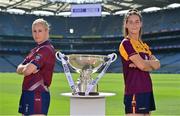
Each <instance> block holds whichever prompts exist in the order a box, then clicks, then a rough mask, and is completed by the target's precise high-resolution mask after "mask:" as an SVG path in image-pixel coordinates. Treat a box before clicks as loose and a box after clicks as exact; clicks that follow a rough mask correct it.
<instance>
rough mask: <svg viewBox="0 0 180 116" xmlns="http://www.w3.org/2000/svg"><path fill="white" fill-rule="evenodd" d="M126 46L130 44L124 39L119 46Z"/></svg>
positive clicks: (128, 40)
mask: <svg viewBox="0 0 180 116" xmlns="http://www.w3.org/2000/svg"><path fill="white" fill-rule="evenodd" d="M126 44H130V39H128V38H124V39H123V40H122V41H121V44H120V46H124V45H126Z"/></svg>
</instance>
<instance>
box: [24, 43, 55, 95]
mask: <svg viewBox="0 0 180 116" xmlns="http://www.w3.org/2000/svg"><path fill="white" fill-rule="evenodd" d="M27 63H32V64H34V65H35V66H36V67H37V70H38V72H37V73H35V74H31V75H29V76H25V77H24V80H23V86H22V88H23V90H33V91H43V90H44V89H45V87H49V86H50V85H51V81H52V75H53V70H54V65H55V50H54V47H53V46H52V45H51V43H50V42H49V41H45V42H44V43H42V44H39V45H37V47H35V48H34V49H32V50H31V52H30V53H29V54H28V56H27V57H26V58H25V60H24V61H23V63H22V64H24V65H25V64H27Z"/></svg>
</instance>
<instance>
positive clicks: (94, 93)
mask: <svg viewBox="0 0 180 116" xmlns="http://www.w3.org/2000/svg"><path fill="white" fill-rule="evenodd" d="M78 95H82V96H85V92H78ZM89 95H91V96H96V95H99V93H98V92H90V93H89Z"/></svg>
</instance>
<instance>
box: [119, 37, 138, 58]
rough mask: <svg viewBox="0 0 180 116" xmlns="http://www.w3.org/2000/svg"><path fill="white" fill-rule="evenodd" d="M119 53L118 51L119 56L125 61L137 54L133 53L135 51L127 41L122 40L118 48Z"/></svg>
mask: <svg viewBox="0 0 180 116" xmlns="http://www.w3.org/2000/svg"><path fill="white" fill-rule="evenodd" d="M119 51H120V54H121V56H122V57H123V58H124V59H125V60H129V57H131V56H132V55H135V54H137V52H136V51H135V49H134V48H133V46H132V44H131V43H130V41H129V40H124V41H122V42H121V44H120V47H119Z"/></svg>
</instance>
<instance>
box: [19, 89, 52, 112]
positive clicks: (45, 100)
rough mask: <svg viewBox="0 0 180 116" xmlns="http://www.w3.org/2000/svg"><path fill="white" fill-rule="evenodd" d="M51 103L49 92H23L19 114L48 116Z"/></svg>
mask: <svg viewBox="0 0 180 116" xmlns="http://www.w3.org/2000/svg"><path fill="white" fill-rule="evenodd" d="M49 103H50V93H49V92H46V91H45V92H34V91H23V92H22V95H21V99H20V102H19V113H22V114H24V115H33V114H44V115H47V113H48V109H49Z"/></svg>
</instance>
